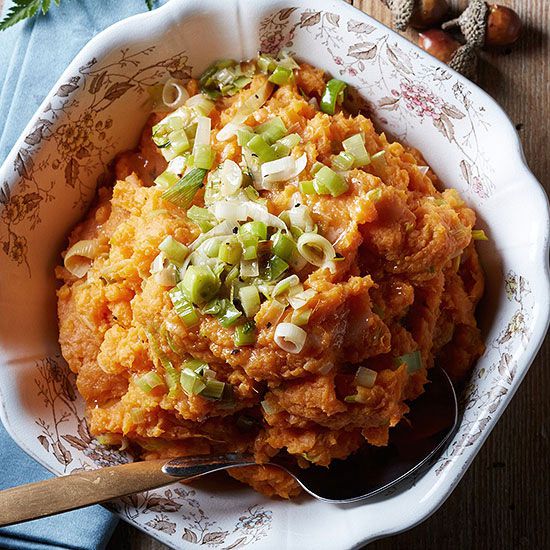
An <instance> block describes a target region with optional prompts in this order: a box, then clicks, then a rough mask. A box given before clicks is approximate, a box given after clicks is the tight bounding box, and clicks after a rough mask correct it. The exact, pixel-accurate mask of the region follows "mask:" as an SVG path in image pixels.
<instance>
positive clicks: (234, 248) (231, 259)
mask: <svg viewBox="0 0 550 550" xmlns="http://www.w3.org/2000/svg"><path fill="white" fill-rule="evenodd" d="M241 253H242V249H241V245H240V244H239V241H238V240H237V238H236V237H228V238H227V239H225V240H224V241H222V242H221V244H220V250H219V252H218V258H219V259H220V260H221V261H222V262H225V263H226V264H230V265H235V264H237V263H239V260H240V259H241Z"/></svg>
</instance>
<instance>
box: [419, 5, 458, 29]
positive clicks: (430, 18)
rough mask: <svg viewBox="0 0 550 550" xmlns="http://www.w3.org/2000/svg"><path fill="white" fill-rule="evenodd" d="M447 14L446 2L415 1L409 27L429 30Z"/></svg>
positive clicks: (447, 6)
mask: <svg viewBox="0 0 550 550" xmlns="http://www.w3.org/2000/svg"><path fill="white" fill-rule="evenodd" d="M447 13H449V4H448V3H447V0H416V3H415V6H414V11H413V13H412V17H411V19H410V25H411V27H413V28H415V29H418V30H422V29H429V28H430V27H434V26H436V25H438V24H439V23H441V21H443V19H444V17H445V16H446V15H447Z"/></svg>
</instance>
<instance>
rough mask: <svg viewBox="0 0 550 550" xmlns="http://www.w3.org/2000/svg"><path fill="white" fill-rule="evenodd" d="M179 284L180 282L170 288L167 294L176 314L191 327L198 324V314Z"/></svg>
mask: <svg viewBox="0 0 550 550" xmlns="http://www.w3.org/2000/svg"><path fill="white" fill-rule="evenodd" d="M180 285H181V283H179V284H178V286H176V287H175V288H173V289H172V290H170V292H169V293H168V294H169V296H170V300H171V301H172V304H173V305H174V309H175V311H176V313H177V314H178V316H179V317H181V319H182V320H183V322H184V323H185V325H186V326H188V327H192V326H195V325H196V324H198V322H199V316H198V314H197V312H196V311H195V308H194V307H193V304H192V303H191V302H190V301H189V298H188V297H187V295H186V293H185V292H184V291H183V290H182V288H181V286H180Z"/></svg>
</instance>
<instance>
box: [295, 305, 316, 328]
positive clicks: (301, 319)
mask: <svg viewBox="0 0 550 550" xmlns="http://www.w3.org/2000/svg"><path fill="white" fill-rule="evenodd" d="M312 313H313V310H312V309H310V308H308V307H301V308H299V309H295V310H294V311H293V312H292V316H291V318H290V321H291V323H293V324H295V325H297V326H299V327H301V326H303V325H307V324H308V322H309V318H310V317H311V314H312Z"/></svg>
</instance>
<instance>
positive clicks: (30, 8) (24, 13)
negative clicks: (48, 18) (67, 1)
mask: <svg viewBox="0 0 550 550" xmlns="http://www.w3.org/2000/svg"><path fill="white" fill-rule="evenodd" d="M59 2H60V0H55V3H56V5H59ZM50 4H51V0H14V3H13V5H12V6H11V8H10V9H9V11H8V13H7V14H6V16H5V17H4V19H3V20H2V22H0V31H3V30H6V29H7V28H9V27H12V26H13V25H15V24H16V23H19V21H23V20H24V19H28V18H29V17H33V16H34V15H36V13H37V12H38V10H40V11H41V12H42V13H43V14H46V13H47V12H48V10H49V9H50Z"/></svg>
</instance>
